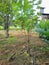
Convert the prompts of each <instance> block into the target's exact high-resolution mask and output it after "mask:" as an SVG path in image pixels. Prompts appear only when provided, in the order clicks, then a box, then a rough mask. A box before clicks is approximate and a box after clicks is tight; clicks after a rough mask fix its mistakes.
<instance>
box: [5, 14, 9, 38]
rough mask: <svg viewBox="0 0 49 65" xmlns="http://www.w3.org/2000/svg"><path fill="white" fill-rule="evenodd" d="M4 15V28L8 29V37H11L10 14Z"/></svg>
mask: <svg viewBox="0 0 49 65" xmlns="http://www.w3.org/2000/svg"><path fill="white" fill-rule="evenodd" d="M4 17H5V18H4V19H5V21H4V29H5V31H6V38H8V37H9V15H8V14H6V15H5V16H4Z"/></svg>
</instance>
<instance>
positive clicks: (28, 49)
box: [27, 31, 30, 55]
mask: <svg viewBox="0 0 49 65" xmlns="http://www.w3.org/2000/svg"><path fill="white" fill-rule="evenodd" d="M29 44H30V33H29V31H28V34H27V46H28V48H27V53H28V54H29V55H30V46H29Z"/></svg>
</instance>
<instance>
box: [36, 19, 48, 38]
mask: <svg viewBox="0 0 49 65" xmlns="http://www.w3.org/2000/svg"><path fill="white" fill-rule="evenodd" d="M36 31H37V32H39V34H40V35H41V36H42V37H44V38H47V39H49V20H46V21H44V20H42V21H40V22H39V24H37V28H36Z"/></svg>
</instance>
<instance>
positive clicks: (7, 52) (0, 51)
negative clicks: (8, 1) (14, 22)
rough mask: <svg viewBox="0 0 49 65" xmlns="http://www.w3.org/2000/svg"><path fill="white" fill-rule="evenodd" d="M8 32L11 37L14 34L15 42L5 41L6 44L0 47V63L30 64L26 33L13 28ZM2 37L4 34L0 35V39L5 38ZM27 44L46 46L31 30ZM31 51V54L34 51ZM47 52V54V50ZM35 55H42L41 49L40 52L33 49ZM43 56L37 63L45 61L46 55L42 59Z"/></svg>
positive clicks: (9, 64)
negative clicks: (8, 42)
mask: <svg viewBox="0 0 49 65" xmlns="http://www.w3.org/2000/svg"><path fill="white" fill-rule="evenodd" d="M0 34H3V35H4V34H5V32H4V31H0ZM9 34H10V36H11V37H13V36H15V38H16V41H15V44H14V42H13V43H12V44H7V42H6V44H3V46H2V48H0V65H32V64H31V61H32V59H31V57H30V56H29V54H28V53H27V52H26V51H27V47H28V43H27V33H26V32H24V31H15V30H13V31H9ZM4 37H5V36H2V37H1V38H0V40H6V38H4ZM0 43H1V42H0ZM29 46H35V47H37V48H39V47H43V46H47V44H46V43H45V42H44V41H42V40H41V39H40V38H39V36H38V34H37V33H33V32H31V33H30V44H29ZM31 53H32V54H33V53H34V52H33V51H31ZM43 53H44V52H43ZM47 53H48V55H49V52H47ZM47 53H46V55H47ZM36 55H42V53H41V51H40V52H39V51H35V56H36ZM39 57H40V56H39ZM41 57H43V58H44V57H45V56H41ZM43 58H42V60H41V59H40V60H38V61H37V62H38V63H39V62H40V63H41V65H42V64H43V63H45V62H46V60H48V59H49V58H47V56H46V60H44V61H43ZM48 62H49V60H48ZM40 63H39V64H40Z"/></svg>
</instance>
